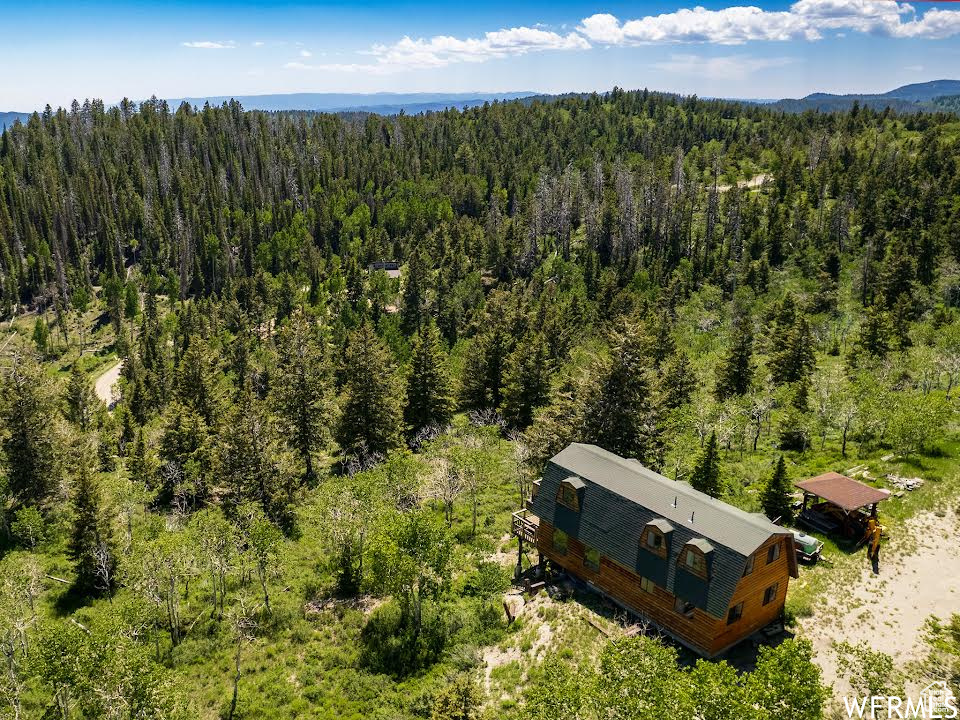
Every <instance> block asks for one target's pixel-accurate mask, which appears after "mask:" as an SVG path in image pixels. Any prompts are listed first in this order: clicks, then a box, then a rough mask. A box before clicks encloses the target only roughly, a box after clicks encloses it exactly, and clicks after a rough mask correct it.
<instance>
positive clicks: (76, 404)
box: [64, 364, 97, 432]
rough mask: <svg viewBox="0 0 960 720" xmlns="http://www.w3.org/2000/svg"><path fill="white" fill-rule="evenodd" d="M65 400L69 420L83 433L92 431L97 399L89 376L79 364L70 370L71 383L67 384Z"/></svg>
mask: <svg viewBox="0 0 960 720" xmlns="http://www.w3.org/2000/svg"><path fill="white" fill-rule="evenodd" d="M64 400H65V401H66V413H65V414H66V417H67V420H69V421H70V422H72V423H73V424H74V425H76V426H77V428H78V429H79V430H80V431H81V432H87V431H88V430H90V428H91V426H92V425H93V421H94V413H95V412H96V403H97V398H96V395H95V394H94V392H93V386H92V385H91V384H90V381H89V380H88V378H87V374H86V373H85V372H84V371H83V370H82V369H81V368H80V366H79V365H77V364H74V366H73V367H72V368H71V369H70V381H69V383H68V384H67V392H66V396H65V398H64Z"/></svg>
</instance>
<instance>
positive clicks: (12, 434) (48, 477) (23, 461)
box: [0, 358, 62, 505]
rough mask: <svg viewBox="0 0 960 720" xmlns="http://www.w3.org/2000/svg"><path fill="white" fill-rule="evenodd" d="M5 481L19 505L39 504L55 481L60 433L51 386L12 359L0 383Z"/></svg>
mask: <svg viewBox="0 0 960 720" xmlns="http://www.w3.org/2000/svg"><path fill="white" fill-rule="evenodd" d="M2 402H3V404H2V427H3V429H4V430H5V432H4V434H3V438H2V441H0V444H2V448H3V460H4V462H5V465H6V471H7V482H8V486H9V490H10V492H11V493H12V495H13V497H14V499H15V500H16V501H17V502H18V503H19V504H21V505H43V504H44V503H45V502H46V501H47V500H48V499H49V497H50V495H51V494H52V493H53V491H54V490H55V489H56V488H57V486H58V485H59V483H60V481H61V469H62V457H61V452H60V448H61V441H62V438H61V433H60V429H59V426H58V424H57V422H56V421H55V419H54V418H55V417H57V416H59V413H58V412H57V411H56V407H55V405H54V398H53V395H52V393H51V383H50V380H49V378H47V377H46V376H45V375H44V373H43V370H42V369H41V368H40V366H39V365H37V364H36V363H35V362H33V361H31V360H27V359H22V358H18V359H15V361H14V365H13V367H12V368H11V369H10V372H9V373H8V374H6V375H5V380H4V381H3V385H2Z"/></svg>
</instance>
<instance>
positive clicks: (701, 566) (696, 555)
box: [677, 538, 713, 580]
mask: <svg viewBox="0 0 960 720" xmlns="http://www.w3.org/2000/svg"><path fill="white" fill-rule="evenodd" d="M712 552H713V546H712V545H711V544H710V543H709V542H707V541H706V540H704V539H702V538H698V539H696V540H691V541H690V542H688V543H687V544H686V545H684V546H683V549H682V550H681V551H680V557H679V558H678V559H677V563H678V564H679V565H680V567H682V568H683V569H684V570H686V571H687V572H688V573H691V574H693V575H696V576H697V577H699V578H703V579H704V580H707V579H708V575H709V572H708V567H707V558H708V557H709V556H710V554H711V553H712Z"/></svg>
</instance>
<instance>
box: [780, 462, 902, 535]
mask: <svg viewBox="0 0 960 720" xmlns="http://www.w3.org/2000/svg"><path fill="white" fill-rule="evenodd" d="M794 484H795V485H796V486H797V487H798V488H800V489H801V490H802V491H803V508H802V510H801V511H800V517H799V522H800V523H801V524H803V525H805V526H807V527H808V528H811V529H813V530H818V531H820V532H824V533H839V534H841V535H843V536H844V537H848V538H855V539H858V540H859V539H860V538H861V537H863V536H864V533H865V532H866V528H867V521H868V520H869V519H870V518H871V517H873V518H875V517H876V516H877V505H878V504H879V503H880V502H882V501H883V500H886V499H887V498H888V497H890V491H889V490H884V489H883V488H875V487H873V486H871V485H867V484H866V483H862V482H860V481H858V480H854V479H853V478H848V477H847V476H846V475H841V474H840V473H836V472H828V473H824V474H823V475H817V476H816V477H812V478H810V479H808V480H801V481H799V482H797V483H794Z"/></svg>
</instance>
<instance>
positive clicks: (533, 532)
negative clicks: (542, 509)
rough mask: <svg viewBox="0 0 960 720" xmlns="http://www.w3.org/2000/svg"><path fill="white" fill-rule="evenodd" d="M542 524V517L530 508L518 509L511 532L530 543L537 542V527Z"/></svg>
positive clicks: (514, 514) (514, 515)
mask: <svg viewBox="0 0 960 720" xmlns="http://www.w3.org/2000/svg"><path fill="white" fill-rule="evenodd" d="M539 526H540V518H538V517H537V516H536V515H534V514H533V513H531V512H530V511H529V510H517V512H515V513H513V522H512V525H511V534H512V535H514V537H518V538H520V539H521V540H523V541H524V542H526V543H529V544H530V545H535V544H536V542H537V528H538V527H539Z"/></svg>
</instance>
